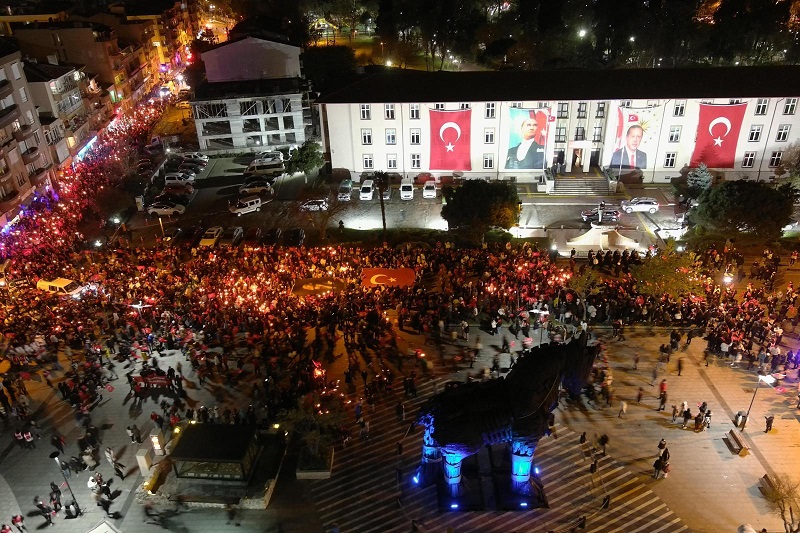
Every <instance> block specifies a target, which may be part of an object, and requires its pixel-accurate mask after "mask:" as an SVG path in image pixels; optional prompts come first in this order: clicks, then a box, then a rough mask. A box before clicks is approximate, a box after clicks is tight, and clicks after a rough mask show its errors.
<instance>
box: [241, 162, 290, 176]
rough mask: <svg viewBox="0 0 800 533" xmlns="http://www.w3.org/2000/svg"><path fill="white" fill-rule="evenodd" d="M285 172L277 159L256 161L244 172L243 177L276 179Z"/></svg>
mask: <svg viewBox="0 0 800 533" xmlns="http://www.w3.org/2000/svg"><path fill="white" fill-rule="evenodd" d="M284 172H286V169H285V168H284V166H283V161H280V160H278V159H256V160H255V161H253V162H252V163H250V164H249V165H248V166H247V168H246V169H245V171H244V175H245V176H273V177H278V176H280V175H281V174H283V173H284Z"/></svg>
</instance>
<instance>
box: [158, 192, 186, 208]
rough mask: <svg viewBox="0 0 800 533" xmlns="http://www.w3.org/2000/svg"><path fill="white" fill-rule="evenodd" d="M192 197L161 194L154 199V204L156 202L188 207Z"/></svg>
mask: <svg viewBox="0 0 800 533" xmlns="http://www.w3.org/2000/svg"><path fill="white" fill-rule="evenodd" d="M191 201H192V200H191V196H189V195H186V194H169V193H164V194H159V195H158V196H156V197H155V198H153V203H156V202H172V203H173V204H181V205H182V206H187V205H189V203H190V202H191Z"/></svg>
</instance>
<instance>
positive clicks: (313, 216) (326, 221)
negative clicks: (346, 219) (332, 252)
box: [295, 185, 347, 241]
mask: <svg viewBox="0 0 800 533" xmlns="http://www.w3.org/2000/svg"><path fill="white" fill-rule="evenodd" d="M320 191H323V192H320ZM321 198H324V199H326V200H327V201H328V209H323V210H319V211H303V212H302V213H300V214H304V215H306V216H307V217H308V222H309V224H310V225H311V227H312V228H313V229H314V230H315V231H316V232H317V234H318V235H319V239H320V241H324V240H325V239H327V238H328V228H329V227H330V225H331V221H333V220H335V219H336V218H338V217H339V215H340V214H341V213H342V211H345V210H346V209H347V202H340V201H339V200H338V199H337V198H336V196H332V195H331V194H330V190H329V189H328V187H327V186H325V185H323V186H320V187H316V188H307V189H304V191H303V192H302V193H301V195H300V203H299V204H297V206H298V207H299V206H300V205H302V203H303V202H305V201H306V200H318V199H321ZM296 213H297V211H295V214H296Z"/></svg>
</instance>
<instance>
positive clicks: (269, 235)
mask: <svg viewBox="0 0 800 533" xmlns="http://www.w3.org/2000/svg"><path fill="white" fill-rule="evenodd" d="M281 233H283V231H282V230H281V228H270V229H268V230H267V231H265V232H264V244H271V245H273V246H274V245H276V244H278V243H279V242H280V240H281Z"/></svg>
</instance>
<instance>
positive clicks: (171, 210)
mask: <svg viewBox="0 0 800 533" xmlns="http://www.w3.org/2000/svg"><path fill="white" fill-rule="evenodd" d="M185 212H186V206H183V205H181V204H176V203H173V202H156V203H154V204H150V206H148V208H147V214H148V215H156V216H160V217H171V216H175V215H182V214H184V213H185Z"/></svg>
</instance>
